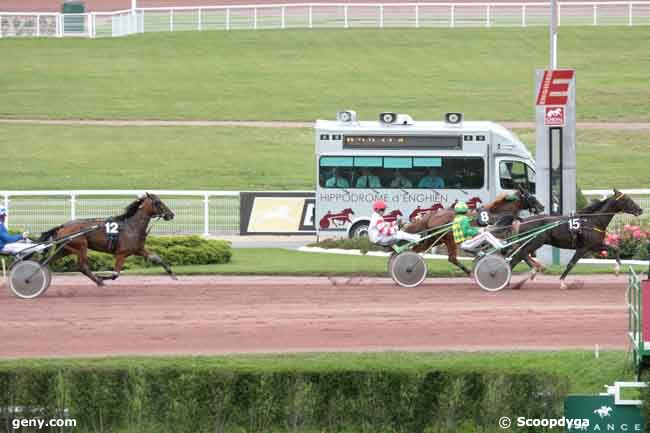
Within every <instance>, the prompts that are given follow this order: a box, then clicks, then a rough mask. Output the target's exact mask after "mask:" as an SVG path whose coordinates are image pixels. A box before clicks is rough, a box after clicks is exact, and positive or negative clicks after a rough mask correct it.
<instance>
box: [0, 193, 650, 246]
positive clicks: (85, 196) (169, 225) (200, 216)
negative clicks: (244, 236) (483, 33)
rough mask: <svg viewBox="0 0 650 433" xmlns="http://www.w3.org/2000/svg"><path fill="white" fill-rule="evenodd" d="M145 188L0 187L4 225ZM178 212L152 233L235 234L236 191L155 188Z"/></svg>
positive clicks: (78, 211) (99, 210)
mask: <svg viewBox="0 0 650 433" xmlns="http://www.w3.org/2000/svg"><path fill="white" fill-rule="evenodd" d="M143 192H144V191H143V190H110V191H97V190H83V191H0V200H1V202H0V205H2V206H4V207H6V208H7V209H8V211H9V212H8V213H9V215H8V219H7V225H8V226H9V227H10V228H12V229H15V230H21V231H22V230H28V231H30V232H34V233H37V232H42V231H45V230H48V229H50V228H52V227H54V226H56V225H58V224H62V223H64V222H66V221H69V220H71V219H75V218H94V217H97V218H105V217H108V216H111V215H117V214H119V213H121V212H122V211H123V210H124V208H125V207H126V206H127V205H128V204H129V203H131V201H133V200H135V199H136V198H137V197H138V196H139V195H140V194H142V193H143ZM149 192H152V193H155V194H158V195H159V196H160V198H161V199H162V200H163V201H164V202H165V204H167V205H168V206H169V208H170V209H172V211H174V213H175V214H176V216H175V218H174V219H173V220H172V221H162V220H161V221H159V222H154V223H153V229H152V233H155V234H205V235H207V234H221V235H223V234H228V235H237V234H239V206H240V204H239V192H237V191H155V190H149ZM622 192H624V193H626V194H629V195H630V197H632V198H633V199H634V200H635V201H636V202H637V203H638V204H639V206H641V208H643V212H644V214H643V215H642V216H641V217H640V218H637V217H634V216H632V215H617V216H616V217H615V218H614V220H613V221H612V224H611V225H610V229H612V230H617V229H620V228H621V226H622V225H623V224H626V223H630V222H642V223H643V224H644V225H646V226H648V225H650V189H630V190H622ZM583 193H584V195H585V196H586V197H587V199H600V198H603V197H606V196H608V195H611V194H612V190H584V191H583Z"/></svg>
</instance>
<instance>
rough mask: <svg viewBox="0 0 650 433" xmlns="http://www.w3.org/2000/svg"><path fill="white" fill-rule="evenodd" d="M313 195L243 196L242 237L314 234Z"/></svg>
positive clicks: (241, 209)
mask: <svg viewBox="0 0 650 433" xmlns="http://www.w3.org/2000/svg"><path fill="white" fill-rule="evenodd" d="M314 200H315V199H314V193H307V192H305V193H298V192H296V193H291V192H289V193H282V192H277V193H275V192H266V193H265V192H242V193H241V195H240V211H239V232H240V234H241V235H279V234H281V235H288V234H314V233H315V227H314Z"/></svg>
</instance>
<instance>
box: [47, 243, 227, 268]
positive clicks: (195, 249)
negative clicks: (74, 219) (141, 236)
mask: <svg viewBox="0 0 650 433" xmlns="http://www.w3.org/2000/svg"><path fill="white" fill-rule="evenodd" d="M145 247H146V248H147V250H149V251H151V252H154V253H156V254H158V255H159V256H160V257H161V258H162V259H163V260H165V261H166V262H167V263H169V264H170V265H171V266H180V265H216V264H222V263H228V262H229V261H230V257H231V255H232V249H231V246H230V242H227V241H220V240H208V239H203V238H201V237H200V236H174V237H154V236H152V237H149V238H148V239H147V242H146V244H145ZM88 261H89V266H90V269H91V270H92V271H94V272H97V271H110V270H112V269H113V264H114V261H115V258H114V256H112V255H110V254H104V253H98V252H95V251H90V252H89V254H88ZM152 266H158V265H156V264H153V263H151V262H150V261H148V260H146V259H144V258H142V257H129V258H128V259H127V261H126V263H125V264H124V269H133V268H137V267H152ZM50 267H51V269H52V270H53V271H55V272H70V271H76V270H77V257H76V256H66V257H63V258H62V259H59V260H57V261H56V262H55V263H51V264H50Z"/></svg>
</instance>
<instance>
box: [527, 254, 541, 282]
mask: <svg viewBox="0 0 650 433" xmlns="http://www.w3.org/2000/svg"><path fill="white" fill-rule="evenodd" d="M526 264H527V265H528V266H529V267H530V268H531V270H530V281H533V280H534V279H535V277H536V276H537V273H538V272H541V271H542V270H543V269H544V265H543V264H542V262H540V261H539V260H537V259H536V258H534V257H533V256H532V254H528V256H527V257H526Z"/></svg>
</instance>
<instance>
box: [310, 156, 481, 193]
mask: <svg viewBox="0 0 650 433" xmlns="http://www.w3.org/2000/svg"><path fill="white" fill-rule="evenodd" d="M318 168H319V170H318V181H319V185H320V186H321V187H322V188H387V189H390V188H396V189H481V188H483V186H484V184H485V163H484V159H483V158H482V157H479V156H476V157H473V156H467V157H461V156H422V157H418V156H416V157H411V156H321V157H320V159H319V164H318Z"/></svg>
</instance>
